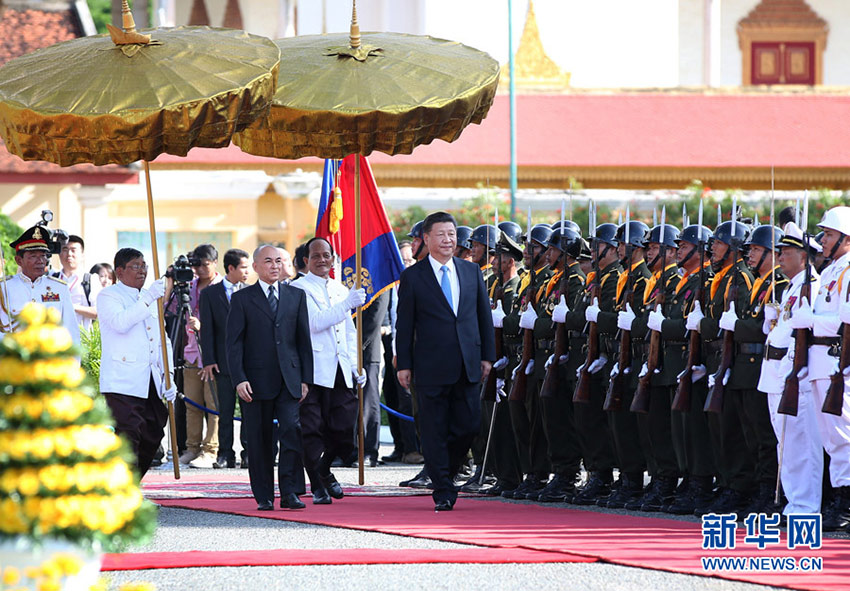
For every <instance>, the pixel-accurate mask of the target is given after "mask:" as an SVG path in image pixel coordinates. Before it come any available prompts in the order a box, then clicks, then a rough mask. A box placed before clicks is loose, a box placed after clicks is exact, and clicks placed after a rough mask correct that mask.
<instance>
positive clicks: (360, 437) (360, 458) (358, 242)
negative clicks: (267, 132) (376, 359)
mask: <svg viewBox="0 0 850 591" xmlns="http://www.w3.org/2000/svg"><path fill="white" fill-rule="evenodd" d="M360 226H361V224H360V154H356V155H355V157H354V267H355V275H354V288H355V289H360V286H361V281H360V270H361V268H362V265H363V257H362V253H361V252H360V249H361V247H362V246H363V244H362V242H363V239H362V236H361V235H360V230H361V227H360ZM355 318H356V320H357V375H360V374H361V373H362V372H363V306H358V307H357V312H356V316H355ZM357 405H358V407H359V409H360V410H359V412H358V413H357V476H358V482H359V483H360V485H361V486H362V485H363V483H364V482H365V480H366V478H365V476H364V474H363V463H364V454H363V446H364V440H365V437H364V433H363V386H360V385H358V386H357Z"/></svg>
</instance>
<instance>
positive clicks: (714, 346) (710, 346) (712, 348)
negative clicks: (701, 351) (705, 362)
mask: <svg viewBox="0 0 850 591" xmlns="http://www.w3.org/2000/svg"><path fill="white" fill-rule="evenodd" d="M704 348H705V354H706V355H720V352H721V351H722V350H723V341H721V340H717V341H708V342H706V343H705V347H704Z"/></svg>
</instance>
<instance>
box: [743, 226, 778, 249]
mask: <svg viewBox="0 0 850 591" xmlns="http://www.w3.org/2000/svg"><path fill="white" fill-rule="evenodd" d="M783 236H785V233H784V232H783V231H782V230H780V229H779V228H777V227H776V226H770V225H764V226H759V227H758V228H756V229H755V230H753V232H752V234H750V236H749V238H747V241H746V242H745V243H744V244H745V245H746V246H752V245H755V246H761V247H762V248H766V249H767V250H771V249H772V248H775V249H776V250H779V247H780V246H781V245H780V244H779V242H780V241H781V240H782V237H783Z"/></svg>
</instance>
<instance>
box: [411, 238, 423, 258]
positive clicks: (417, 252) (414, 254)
mask: <svg viewBox="0 0 850 591" xmlns="http://www.w3.org/2000/svg"><path fill="white" fill-rule="evenodd" d="M424 246H425V241H424V240H422V238H420V239H419V248H417V249H416V252H414V253H413V258H414V260H417V261H418V260H419V255H420V254H422V248H424Z"/></svg>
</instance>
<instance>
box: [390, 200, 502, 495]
mask: <svg viewBox="0 0 850 591" xmlns="http://www.w3.org/2000/svg"><path fill="white" fill-rule="evenodd" d="M456 231H457V223H456V222H455V219H454V218H453V217H452V216H451V215H450V214H448V213H445V212H437V213H432V214H430V215H429V216H428V217H427V218H425V222H424V224H423V227H422V237H423V240H424V242H425V246H427V248H428V252H429V253H430V254H429V255H428V257H427V258H425V259H423V260H421V261H419V262H418V263H416V264H415V265H413V266H412V267H410V268H408V269H406V270H405V271H404V272H403V273H402V274H401V283H400V285H399V290H398V300H399V301H398V320H397V321H396V328H397V336H396V353H397V356H398V379H399V383H400V384H401V386H402V387H403V388H409V387H410V385H411V383H412V384H413V387H414V390H415V394H416V401H417V404H418V408H419V428H420V437H421V440H422V453H423V455H424V456H425V469H426V470H427V472H428V475H429V476H430V477H431V481H432V482H433V484H434V493H433V498H434V503H435V508H436V510H437V511H451V509H452V507H454V504H455V501H456V500H457V490H456V489H455V487H454V484H453V480H452V479H453V476H454V475H455V474H456V473H457V470H458V469H459V468H460V465H461V463H462V462H463V460H464V458H465V457H466V453H467V451H468V450H469V446H470V444H471V443H472V440H473V439H474V438H475V435H476V434H477V433H478V428H479V423H480V420H481V401H480V397H479V387H480V386H479V383H480V382H481V381H483V380H485V379H487V374H489V373H490V368H491V366H492V363H493V361H494V360H495V359H496V346H495V343H494V337H493V335H494V333H493V318H492V314H491V311H490V299H489V297H488V296H487V290H486V288H485V286H484V281H483V279H482V277H481V271H480V270H479V268H478V265H476V264H474V263H470V262H469V261H464V260H462V259H459V258H457V257H453V256H452V255H453V253H454V251H455V247H456V246H457V235H456Z"/></svg>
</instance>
